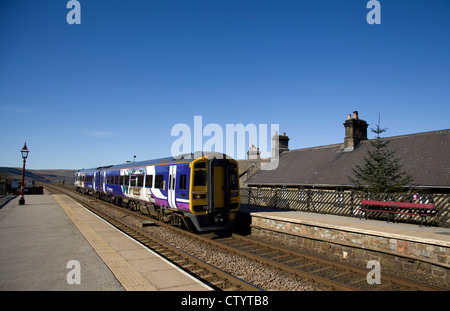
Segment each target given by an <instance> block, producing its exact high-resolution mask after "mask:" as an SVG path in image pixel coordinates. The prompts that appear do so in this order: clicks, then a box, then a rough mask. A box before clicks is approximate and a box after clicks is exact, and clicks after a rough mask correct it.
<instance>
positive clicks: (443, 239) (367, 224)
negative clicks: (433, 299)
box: [237, 205, 450, 287]
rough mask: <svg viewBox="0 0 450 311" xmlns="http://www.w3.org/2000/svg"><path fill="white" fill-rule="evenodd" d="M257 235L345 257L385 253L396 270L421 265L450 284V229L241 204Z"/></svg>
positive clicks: (426, 272)
mask: <svg viewBox="0 0 450 311" xmlns="http://www.w3.org/2000/svg"><path fill="white" fill-rule="evenodd" d="M237 217H238V218H240V220H239V221H240V222H241V223H242V222H245V223H247V226H249V227H250V229H251V234H252V236H260V237H261V238H263V239H264V240H270V241H272V242H276V243H278V242H281V243H284V244H286V245H288V246H299V247H300V248H302V247H303V248H310V249H311V248H313V249H315V250H316V251H318V252H323V253H327V254H332V255H333V256H334V257H337V258H339V259H341V260H344V261H345V260H348V261H350V260H357V261H358V260H359V261H360V262H367V261H369V260H372V259H380V260H382V261H383V264H384V266H385V267H386V268H390V270H404V271H408V269H413V270H421V271H422V272H423V273H424V275H427V276H431V277H433V278H438V279H439V280H440V281H441V282H443V283H445V284H447V285H448V286H449V287H450V273H449V271H450V229H448V228H440V227H425V226H422V227H420V226H419V225H414V224H405V223H393V222H392V221H391V222H389V223H387V221H380V220H365V219H364V218H363V219H361V220H360V219H359V218H358V217H345V216H335V215H326V214H318V213H307V212H299V211H287V210H277V209H270V208H265V207H258V206H248V205H241V208H240V209H239V214H238V216H237Z"/></svg>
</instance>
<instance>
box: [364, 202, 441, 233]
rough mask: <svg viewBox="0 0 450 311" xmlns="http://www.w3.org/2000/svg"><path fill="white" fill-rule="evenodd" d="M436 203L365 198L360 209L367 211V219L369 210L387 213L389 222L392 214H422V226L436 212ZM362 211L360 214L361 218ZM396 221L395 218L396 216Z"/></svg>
mask: <svg viewBox="0 0 450 311" xmlns="http://www.w3.org/2000/svg"><path fill="white" fill-rule="evenodd" d="M433 209H434V204H429V203H426V204H424V203H405V202H385V201H372V200H363V201H362V202H361V208H360V209H359V210H360V211H366V213H365V218H366V219H367V214H368V213H367V212H370V211H371V212H380V213H387V214H388V217H387V222H388V223H389V216H390V214H406V215H417V216H420V226H421V227H422V221H423V219H424V218H425V217H427V216H433V215H434V214H435V211H433ZM361 216H362V213H360V214H359V219H361ZM394 222H395V218H394Z"/></svg>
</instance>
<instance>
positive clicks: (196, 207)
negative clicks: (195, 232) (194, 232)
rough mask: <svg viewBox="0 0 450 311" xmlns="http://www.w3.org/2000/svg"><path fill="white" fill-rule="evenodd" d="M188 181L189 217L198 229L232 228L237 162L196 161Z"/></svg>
mask: <svg viewBox="0 0 450 311" xmlns="http://www.w3.org/2000/svg"><path fill="white" fill-rule="evenodd" d="M190 182H191V185H190V189H191V193H190V196H191V197H190V202H191V203H190V211H191V213H192V215H190V218H191V220H192V222H193V223H194V225H195V226H196V227H197V229H199V228H200V229H199V231H220V230H228V229H231V228H232V227H233V222H234V219H235V216H236V212H237V211H238V209H239V205H240V197H239V179H238V164H237V162H236V161H235V160H232V159H225V158H224V159H219V158H207V157H202V158H199V159H196V160H194V161H193V162H192V163H191V181H190Z"/></svg>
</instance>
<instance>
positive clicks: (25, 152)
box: [19, 143, 30, 205]
mask: <svg viewBox="0 0 450 311" xmlns="http://www.w3.org/2000/svg"><path fill="white" fill-rule="evenodd" d="M20 152H21V153H22V159H23V169H22V184H21V185H20V197H19V205H25V198H24V197H23V185H24V183H25V162H26V161H27V157H28V152H30V151H28V149H27V143H25V145H23V148H22V150H20Z"/></svg>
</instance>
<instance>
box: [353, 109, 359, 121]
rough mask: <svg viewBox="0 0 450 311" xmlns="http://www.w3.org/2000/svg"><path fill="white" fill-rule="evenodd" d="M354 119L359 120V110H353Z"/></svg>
mask: <svg viewBox="0 0 450 311" xmlns="http://www.w3.org/2000/svg"><path fill="white" fill-rule="evenodd" d="M353 119H357V120H358V111H353Z"/></svg>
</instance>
